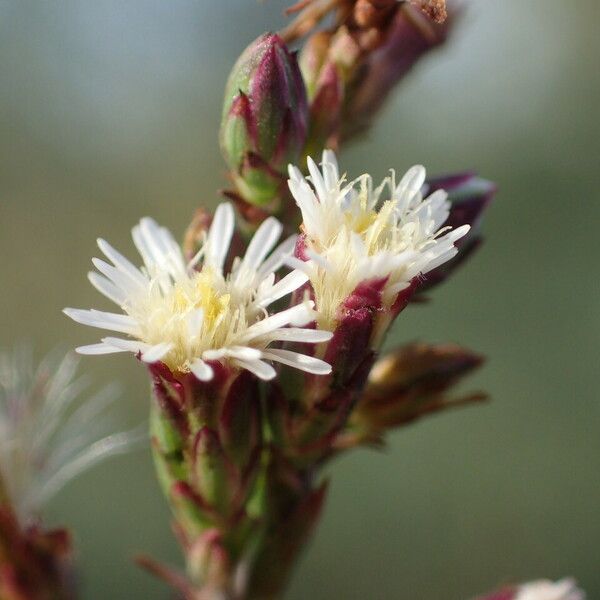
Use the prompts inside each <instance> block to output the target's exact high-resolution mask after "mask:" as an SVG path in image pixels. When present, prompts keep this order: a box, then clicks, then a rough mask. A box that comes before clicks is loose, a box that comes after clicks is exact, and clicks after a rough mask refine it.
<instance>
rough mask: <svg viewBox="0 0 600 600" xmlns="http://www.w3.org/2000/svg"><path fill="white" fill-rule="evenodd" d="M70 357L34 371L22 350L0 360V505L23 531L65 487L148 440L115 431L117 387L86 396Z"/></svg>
mask: <svg viewBox="0 0 600 600" xmlns="http://www.w3.org/2000/svg"><path fill="white" fill-rule="evenodd" d="M77 365H78V360H77V359H76V358H75V357H74V356H73V355H71V354H67V355H66V356H63V357H57V356H48V357H46V358H45V359H44V360H42V362H41V363H40V364H39V365H35V363H34V361H33V357H32V350H31V349H30V348H28V347H26V346H22V347H21V348H19V349H17V350H15V351H13V352H4V353H2V354H0V483H1V485H2V487H1V491H2V496H1V497H2V499H3V501H7V502H9V503H10V504H11V505H12V506H13V507H14V509H15V512H16V513H17V515H18V516H19V518H20V520H21V522H22V523H23V524H27V523H30V522H32V521H34V520H35V519H36V517H37V516H38V515H39V512H40V510H41V509H42V508H43V506H44V505H45V504H46V503H47V502H48V500H50V498H51V497H52V496H53V495H54V494H56V492H58V490H60V488H61V487H62V486H64V485H65V484H66V483H67V482H68V481H69V480H71V479H73V478H74V477H76V476H77V475H79V474H80V473H82V472H83V471H85V470H86V469H89V468H91V467H92V466H93V465H95V464H97V463H99V462H100V461H102V460H105V459H106V458H108V457H109V456H114V455H116V454H121V453H123V452H127V451H128V450H129V449H130V448H131V447H132V446H133V445H134V444H135V443H137V442H139V441H141V440H143V439H144V438H145V437H146V435H145V433H144V432H143V430H142V429H139V430H133V431H128V432H121V433H114V431H115V430H117V429H119V428H120V424H119V420H118V419H117V418H116V414H115V413H114V412H113V411H112V408H113V407H114V405H115V404H116V402H117V400H118V393H117V389H116V387H115V386H109V387H106V388H104V389H103V390H101V391H100V392H97V393H93V394H90V395H86V396H84V394H87V390H88V388H89V381H88V379H87V378H86V377H85V376H79V375H78V374H77Z"/></svg>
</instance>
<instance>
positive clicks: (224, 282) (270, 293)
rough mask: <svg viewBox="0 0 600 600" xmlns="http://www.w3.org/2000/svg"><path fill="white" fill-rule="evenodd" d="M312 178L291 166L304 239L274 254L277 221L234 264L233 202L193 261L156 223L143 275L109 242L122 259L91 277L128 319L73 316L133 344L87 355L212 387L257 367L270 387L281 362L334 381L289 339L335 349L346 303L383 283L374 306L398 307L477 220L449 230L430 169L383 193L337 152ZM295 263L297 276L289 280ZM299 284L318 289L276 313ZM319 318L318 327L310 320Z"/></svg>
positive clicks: (106, 345)
mask: <svg viewBox="0 0 600 600" xmlns="http://www.w3.org/2000/svg"><path fill="white" fill-rule="evenodd" d="M308 171H309V173H310V175H309V176H307V177H305V176H303V175H302V173H301V172H300V170H299V169H298V168H297V167H296V166H293V165H290V167H289V175H290V178H289V180H288V185H289V188H290V191H291V193H292V195H293V197H294V198H295V200H296V203H297V205H298V208H299V210H300V213H301V215H302V225H301V228H300V230H301V235H300V236H299V237H298V238H297V236H291V237H289V238H287V239H286V240H285V241H284V242H282V243H281V244H279V245H278V246H277V247H276V248H275V249H273V248H274V247H275V245H276V243H277V241H278V240H279V238H280V236H281V233H282V229H283V227H282V225H281V223H280V222H279V221H278V220H277V219H275V218H274V217H270V218H268V219H266V220H265V221H264V222H263V223H262V224H261V225H260V227H259V228H258V230H257V231H256V233H255V234H254V236H253V238H252V240H251V241H250V242H249V244H248V247H247V249H246V253H245V255H244V257H243V258H239V257H235V258H234V259H233V260H231V262H230V265H229V268H226V263H227V257H228V251H229V246H230V244H231V240H232V238H233V235H234V230H235V217H234V210H233V207H232V206H231V205H230V204H229V203H224V204H221V205H220V206H219V207H218V208H217V210H216V212H215V216H214V219H213V222H212V224H211V226H210V228H209V230H208V232H207V233H206V234H205V235H204V239H203V240H202V242H201V244H200V248H199V250H198V252H197V253H196V255H195V256H194V257H193V258H192V260H191V261H189V262H186V261H185V259H184V256H183V253H182V250H181V248H180V246H179V244H178V243H177V242H176V241H175V240H174V238H173V236H172V235H171V234H170V233H169V231H168V230H167V229H165V228H164V227H160V226H159V225H158V224H157V223H156V222H155V221H154V220H152V219H150V218H144V219H142V220H141V221H140V223H139V224H138V225H137V226H136V227H134V229H133V240H134V243H135V245H136V248H137V249H138V251H139V253H140V255H141V257H142V259H143V262H144V265H143V267H142V268H137V267H136V266H135V265H134V264H133V263H131V262H130V261H129V260H128V259H127V258H125V257H124V256H123V255H122V254H120V253H119V252H118V251H117V250H115V249H114V248H113V247H112V246H111V245H110V244H109V243H108V242H106V241H104V240H102V239H99V240H98V246H99V248H100V250H101V251H102V252H103V253H104V255H105V256H106V257H107V258H108V260H109V261H110V263H109V262H106V261H104V260H101V259H98V258H95V259H93V263H94V265H95V266H96V268H97V269H98V271H99V272H100V273H97V272H92V273H90V274H89V279H90V281H91V283H92V284H93V285H94V286H95V287H96V288H97V289H98V290H99V291H100V292H101V293H102V294H104V295H105V296H106V297H107V298H109V299H110V300H112V301H113V302H115V303H116V304H118V305H119V307H120V308H121V309H122V310H123V313H124V314H118V313H110V312H102V311H98V310H81V309H73V308H67V309H65V313H66V314H67V315H68V316H69V317H71V318H72V319H74V320H75V321H78V322H79V323H83V324H85V325H90V326H93V327H99V328H102V329H108V330H112V331H116V332H119V333H123V334H126V335H128V336H129V338H130V339H124V338H119V337H105V338H103V339H102V341H101V342H100V343H98V344H93V345H89V346H81V347H79V348H78V349H77V350H78V352H80V353H82V354H107V353H112V352H123V351H130V352H134V353H135V354H138V355H139V356H140V357H141V359H142V360H143V361H144V362H146V363H150V364H152V363H155V362H159V361H160V362H162V363H164V364H165V365H166V366H167V367H168V368H169V369H170V370H171V371H172V372H173V373H181V374H184V373H188V372H191V373H193V374H194V375H195V376H196V377H197V378H198V379H199V380H200V381H209V380H211V379H212V378H213V376H214V369H215V365H216V363H220V364H221V365H223V364H228V365H229V366H231V367H233V368H242V369H247V370H249V371H251V372H252V373H253V374H254V375H256V376H257V377H259V378H261V379H264V380H269V379H272V378H273V377H275V375H276V371H275V369H274V367H273V365H272V364H271V363H273V362H275V363H282V364H285V365H288V366H292V367H295V368H297V369H299V370H302V371H306V372H309V373H313V374H316V375H327V374H328V373H329V372H330V371H331V368H332V365H328V364H326V363H325V362H324V361H323V360H321V359H319V358H316V357H314V356H310V355H309V354H304V353H300V352H295V351H292V350H289V349H286V348H284V347H282V343H285V344H287V343H292V342H300V343H311V344H315V343H324V342H327V341H328V340H329V339H330V338H331V336H332V333H331V332H332V331H334V330H335V328H336V327H337V326H338V325H339V321H340V319H341V317H340V314H339V310H340V307H341V306H343V305H344V302H346V301H347V300H348V299H349V298H351V297H352V295H353V294H355V293H356V290H357V289H359V288H360V286H361V285H363V286H364V285H370V286H375V287H377V289H378V294H379V295H380V297H381V303H382V306H381V307H379V306H377V307H374V308H383V309H384V310H390V309H391V308H392V306H393V305H394V303H395V302H396V300H397V298H398V296H399V294H400V293H401V292H403V291H404V290H406V289H407V288H410V287H411V286H413V287H414V286H415V283H417V282H418V281H419V280H420V279H422V278H424V277H425V276H426V274H427V273H428V272H429V271H431V270H433V269H435V268H437V267H439V266H440V265H442V264H444V263H445V262H447V261H449V260H450V259H452V258H453V257H454V256H455V255H456V254H457V252H458V249H457V247H456V245H455V244H456V242H457V241H458V240H459V239H460V238H462V237H463V236H465V235H466V234H467V233H468V231H469V228H470V225H469V224H466V223H465V224H463V225H461V226H459V227H457V228H454V229H453V228H450V227H444V223H445V221H446V220H447V219H448V216H449V214H450V209H451V203H450V201H449V200H448V198H447V194H446V192H444V191H443V190H436V191H435V192H434V193H432V194H431V195H430V196H428V197H424V195H423V189H424V185H425V169H424V168H423V167H421V166H416V167H413V168H412V169H410V170H409V171H408V172H407V173H406V175H405V176H404V177H403V178H402V179H401V180H400V182H399V183H398V184H396V183H395V178H394V173H393V172H392V174H391V175H390V176H389V177H387V178H386V179H385V180H384V181H383V183H382V184H380V185H379V186H377V187H374V186H373V182H372V179H371V177H370V176H369V175H366V174H365V175H362V176H361V177H359V178H357V179H355V180H352V181H350V182H347V181H346V178H345V176H340V173H339V169H338V165H337V160H336V157H335V154H334V153H333V152H332V151H331V150H325V151H324V153H323V160H322V163H321V170H319V168H318V166H317V165H316V163H315V162H314V161H313V160H312V159H311V158H309V159H308ZM386 192H387V195H386V196H384V194H385V193H386ZM293 253H294V255H292V254H293ZM284 264H287V265H290V266H291V267H293V270H291V271H290V272H288V273H287V274H285V275H284V276H281V277H277V273H278V271H279V270H280V269H281V267H282V266H283V265H284ZM299 288H303V289H304V291H305V292H307V294H295V295H294V298H296V299H299V301H298V302H297V303H294V304H293V305H292V306H291V307H288V308H286V309H283V310H279V311H277V310H276V311H271V312H269V310H270V308H271V307H272V306H273V305H274V304H275V303H277V302H278V301H280V300H281V299H282V298H284V297H286V296H288V295H289V294H291V293H292V292H297V291H298V290H299ZM307 295H308V296H310V298H312V299H307V297H306V296H307ZM314 322H316V327H315V326H314V325H310V324H311V323H314ZM308 325H310V326H309V327H307V326H308ZM379 337H380V336H379Z"/></svg>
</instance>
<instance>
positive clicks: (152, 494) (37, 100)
mask: <svg viewBox="0 0 600 600" xmlns="http://www.w3.org/2000/svg"><path fill="white" fill-rule="evenodd" d="M285 4H286V3H285V2H283V1H279V2H277V1H275V0H272V1H269V2H264V3H256V2H254V1H253V0H236V1H233V0H228V1H225V0H221V1H217V0H213V1H211V0H196V1H191V0H189V1H185V0H169V1H166V0H163V1H149V0H148V1H141V0H138V1H129V2H120V1H118V0H111V1H109V0H98V1H94V2H90V1H85V0H79V1H75V0H74V1H66V0H65V1H56V2H47V1H44V0H37V1H29V0H12V1H11V0H0V77H1V84H0V152H1V158H0V281H1V282H2V283H1V291H0V345H1V346H8V345H12V344H13V343H15V342H17V341H19V340H23V339H25V340H31V341H34V342H35V346H36V349H37V351H38V354H42V353H43V352H45V351H47V350H49V349H51V348H53V347H55V346H56V345H57V342H59V341H60V342H62V343H63V344H64V346H65V347H71V346H74V345H76V344H82V343H89V342H92V341H95V340H96V337H97V332H96V331H93V330H91V329H87V328H84V327H80V326H77V325H74V324H73V323H71V322H69V321H68V320H67V319H66V318H65V317H64V316H63V315H62V314H61V313H60V310H61V308H62V307H64V306H66V305H69V306H81V307H88V306H97V307H100V306H107V305H106V304H103V303H102V301H100V300H99V296H98V294H97V293H96V292H95V291H94V290H93V289H92V288H91V286H90V285H89V284H88V283H87V280H86V277H85V274H86V272H87V270H88V269H89V267H90V262H89V261H90V258H91V256H93V255H94V254H95V253H96V252H97V251H96V249H95V242H94V240H95V238H96V237H97V236H98V235H101V236H103V237H105V238H107V239H108V240H110V241H111V242H112V243H114V244H115V245H116V246H117V247H118V248H120V249H122V250H128V253H129V255H130V256H134V253H133V249H132V245H131V242H130V240H129V231H130V228H131V226H132V225H133V224H134V223H135V222H136V220H137V219H139V217H140V216H142V215H146V214H148V215H153V216H154V217H156V218H157V219H158V220H159V221H161V222H163V223H164V224H166V225H168V226H169V227H170V228H171V229H173V230H174V231H178V232H181V231H183V229H184V228H185V225H186V222H187V220H188V219H189V217H190V215H191V213H192V211H193V210H194V208H195V207H196V206H198V205H199V204H205V205H213V204H214V203H215V202H216V201H217V199H218V196H217V194H216V192H215V190H216V189H217V188H219V187H220V186H222V185H223V183H224V176H223V175H224V173H223V165H222V162H221V159H220V155H219V152H218V149H217V145H216V138H217V128H218V122H219V116H220V104H221V97H222V90H223V87H224V82H225V78H226V76H227V73H228V71H229V68H230V66H231V65H232V64H233V62H234V60H235V58H236V57H237V55H238V54H239V52H240V51H241V50H242V48H243V47H244V46H245V45H246V44H247V43H248V42H249V41H250V40H251V39H253V38H254V37H255V36H257V35H258V34H260V33H261V32H262V31H264V30H267V29H274V28H277V27H278V26H280V24H282V23H283V18H282V16H281V14H282V9H283V6H284V5H285ZM468 4H470V5H471V6H470V7H469V10H468V11H467V13H466V15H465V18H464V19H463V22H462V24H461V27H460V29H459V30H458V32H457V35H456V36H455V37H454V40H453V42H452V43H451V44H450V45H448V46H447V48H446V49H445V50H443V51H441V52H439V53H437V54H435V55H434V56H432V57H430V58H429V59H428V60H427V61H425V62H424V63H422V64H421V65H420V67H419V68H418V70H416V71H415V72H413V74H412V75H411V77H410V78H408V79H407V80H406V81H405V83H404V84H403V86H402V87H401V89H399V90H398V93H397V94H396V95H395V97H394V99H393V101H392V102H391V103H390V105H389V106H388V107H387V110H386V111H385V114H383V115H382V117H381V118H380V120H379V121H378V123H377V125H376V127H375V128H374V129H373V130H372V131H371V133H370V135H369V136H368V138H366V139H364V140H362V141H360V142H358V143H355V144H354V145H353V146H352V147H351V148H348V149H347V150H346V152H345V153H344V155H343V159H342V164H343V166H344V167H346V168H347V169H348V171H349V172H350V173H353V174H358V173H361V172H363V171H370V172H372V173H373V174H374V175H376V176H377V177H379V176H382V175H383V174H384V173H385V172H386V170H387V169H388V168H389V167H392V166H393V167H395V168H396V169H397V170H399V171H402V170H404V169H405V168H407V167H408V166H410V165H411V164H414V163H417V162H422V163H424V164H425V165H427V166H428V168H429V172H430V173H441V172H447V171H452V170H457V169H464V168H475V169H477V170H478V171H479V172H480V173H481V174H483V175H484V176H485V177H487V178H490V179H493V180H495V181H497V182H498V184H499V187H500V194H499V197H498V201H497V202H496V204H495V205H494V206H493V208H492V210H491V211H490V213H489V215H488V219H487V222H486V225H485V229H486V232H487V243H486V244H485V246H484V247H483V249H482V251H481V252H480V253H479V254H478V255H477V256H476V257H475V258H474V260H473V261H472V262H470V263H469V264H468V266H467V267H466V268H464V269H463V270H461V271H460V273H459V274H458V275H457V276H456V277H454V278H453V279H452V281H451V282H449V283H447V284H446V285H445V286H443V287H442V288H440V289H439V290H438V291H437V292H436V293H435V302H433V303H431V304H429V305H427V306H414V307H412V308H409V309H408V310H407V311H406V312H405V313H403V315H402V317H401V318H400V319H399V320H398V322H397V323H396V328H395V330H394V334H393V336H392V338H393V339H392V340H390V342H400V341H402V340H411V339H415V338H422V339H425V340H428V341H446V340H448V341H449V340H452V341H459V342H461V343H463V344H465V345H467V346H468V347H471V348H473V349H476V350H478V351H481V352H483V353H485V354H486V355H487V356H489V362H488V364H487V365H486V367H485V368H484V369H483V370H482V371H481V372H480V373H479V374H477V376H476V377H475V378H473V379H472V380H471V381H470V382H468V385H469V386H470V387H471V388H482V389H485V390H488V391H489V392H490V393H491V394H492V396H493V402H492V403H490V404H488V405H486V406H482V407H478V408H469V409H465V410H460V411H455V412H452V413H448V414H444V415H441V416H437V417H434V418H431V419H429V420H427V421H424V422H421V423H419V424H417V425H415V426H413V427H410V428H407V429H405V430H403V431H400V432H398V433H396V434H395V435H393V436H392V437H391V438H390V443H389V448H388V449H387V451H386V452H384V453H376V452H372V451H361V452H356V453H354V454H352V455H350V456H348V457H346V458H344V459H343V460H341V461H339V462H338V463H336V464H335V465H334V468H333V469H332V471H334V474H335V476H334V479H333V485H332V488H331V495H330V499H329V503H328V505H327V507H326V510H325V514H324V518H323V522H322V525H321V528H320V529H319V531H318V534H317V535H316V538H315V540H314V542H313V544H312V546H311V547H310V550H309V551H308V552H307V553H306V554H305V556H304V559H303V561H302V564H301V565H300V567H299V569H298V571H297V573H296V576H295V579H294V581H293V585H292V587H291V590H290V592H289V595H288V597H289V599H290V600H300V599H306V598H311V599H314V600H325V599H332V598H336V599H337V598H341V599H346V600H353V599H365V598H369V599H374V600H380V599H381V600H383V599H386V600H387V599H391V598H406V599H409V598H410V599H411V600H438V599H439V600H442V599H443V600H464V599H465V598H467V597H469V596H471V595H473V594H474V593H476V592H479V591H484V590H486V589H489V588H491V587H494V586H495V585H496V584H498V583H501V582H504V581H508V580H523V579H530V578H536V577H541V576H548V577H553V578H556V577H560V576H562V575H567V574H568V575H573V576H575V577H577V578H578V579H579V581H580V582H581V584H582V586H583V587H585V588H586V589H587V590H588V593H589V597H590V598H591V599H593V598H598V597H600V544H599V542H600V510H599V509H600V476H599V472H600V437H599V435H598V432H599V430H600V398H599V397H598V396H599V394H598V375H599V373H600V370H599V368H598V367H599V366H600V365H599V364H598V341H599V325H600V316H599V312H598V306H599V305H600V297H599V286H598V267H597V260H598V257H599V250H600V248H599V246H598V234H597V226H598V223H599V217H600V208H599V206H600V204H599V202H600V197H599V195H598V191H597V190H598V184H599V183H600V182H599V179H598V173H599V172H600V156H599V148H598V139H599V137H600V119H599V118H598V112H597V111H598V107H599V105H600V104H599V102H600V72H599V70H598V64H599V59H600V37H599V36H598V29H597V23H598V20H599V19H600V6H599V4H598V2H597V0H577V2H571V3H565V2H561V1H559V0H530V1H529V2H518V1H516V0H505V1H504V2H497V1H494V0H472V1H471V2H470V3H468ZM83 366H84V368H85V369H86V370H89V371H90V372H91V373H92V374H93V375H94V378H95V380H96V381H97V382H98V383H99V384H101V383H102V382H105V381H107V380H111V379H118V380H120V381H121V382H122V384H123V390H124V391H123V413H124V415H125V417H124V419H125V421H126V422H127V423H135V422H136V421H139V420H141V419H142V418H144V415H145V413H146V409H147V380H146V375H145V372H144V370H143V369H142V367H141V366H140V365H139V364H136V362H135V360H134V359H132V358H129V359H127V358H125V357H124V356H122V355H121V356H116V357H102V358H96V359H93V358H85V359H84V360H83ZM47 517H48V519H49V521H50V522H52V523H57V524H58V523H63V522H68V523H69V524H71V525H72V526H73V528H74V531H75V534H76V539H77V546H78V551H79V556H80V559H81V562H82V568H83V574H82V578H83V585H84V594H83V596H84V597H85V598H91V599H96V598H97V599H100V598H103V599H104V598H115V599H117V598H119V599H120V598H128V599H138V598H139V599H153V598H156V599H158V598H165V597H166V590H165V589H164V588H163V587H162V586H161V585H160V584H158V583H156V582H155V581H154V580H153V579H152V578H151V577H150V576H148V575H146V574H145V573H143V572H141V571H139V570H138V569H137V568H136V567H135V566H133V565H132V563H131V557H132V556H133V555H134V554H136V553H138V552H140V551H143V552H146V553H148V554H151V555H153V556H155V557H159V558H161V559H164V560H167V561H171V562H173V563H178V561H179V560H180V557H179V554H178V550H177V547H176V545H175V543H174V541H173V539H172V536H171V533H170V530H169V525H168V513H167V510H166V508H165V504H164V502H163V499H162V497H161V495H160V493H159V490H158V488H157V485H156V483H155V482H154V479H153V472H152V466H151V463H150V457H149V452H148V450H147V449H146V450H144V451H139V452H137V453H135V454H132V455H130V456H127V457H124V458H117V459H113V460H112V461H110V462H108V463H106V464H104V465H102V466H101V467H98V468H96V469H95V470H93V471H92V472H90V473H87V474H85V475H84V476H82V477H81V478H80V479H79V480H78V481H76V482H74V483H72V484H70V485H69V486H68V487H67V488H66V489H65V490H63V491H62V492H61V493H60V494H59V496H58V497H57V498H56V499H55V500H54V501H53V503H52V504H51V506H50V507H49V509H48V514H47Z"/></svg>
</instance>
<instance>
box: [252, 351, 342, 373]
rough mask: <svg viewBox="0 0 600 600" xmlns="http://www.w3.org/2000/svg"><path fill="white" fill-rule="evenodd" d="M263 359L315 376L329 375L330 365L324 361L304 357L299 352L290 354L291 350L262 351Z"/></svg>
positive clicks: (312, 357)
mask: <svg viewBox="0 0 600 600" xmlns="http://www.w3.org/2000/svg"><path fill="white" fill-rule="evenodd" d="M263 358H267V359H270V360H275V361H277V362H280V363H283V364H284V365H289V366H290V367H294V368H296V369H300V370H301V371H306V372H307V373H313V374H315V375H328V374H329V373H331V365H330V364H329V363H326V362H325V361H324V360H321V359H319V358H315V357H314V356H306V355H305V354H300V353H299V352H292V351H291V350H281V349H278V348H275V349H269V350H264V351H263Z"/></svg>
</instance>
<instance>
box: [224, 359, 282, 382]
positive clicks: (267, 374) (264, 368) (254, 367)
mask: <svg viewBox="0 0 600 600" xmlns="http://www.w3.org/2000/svg"><path fill="white" fill-rule="evenodd" d="M234 362H235V363H236V364H237V365H239V366H240V367H242V368H244V369H247V370H248V371H250V372H251V373H254V375H256V376H257V377H258V378H259V379H263V380H264V381H269V380H270V379H273V378H274V377H275V375H277V372H276V371H275V369H274V368H273V367H272V366H271V365H270V364H268V363H266V362H264V361H262V360H252V361H246V360H240V359H236V360H235V361H234Z"/></svg>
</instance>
